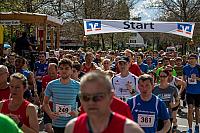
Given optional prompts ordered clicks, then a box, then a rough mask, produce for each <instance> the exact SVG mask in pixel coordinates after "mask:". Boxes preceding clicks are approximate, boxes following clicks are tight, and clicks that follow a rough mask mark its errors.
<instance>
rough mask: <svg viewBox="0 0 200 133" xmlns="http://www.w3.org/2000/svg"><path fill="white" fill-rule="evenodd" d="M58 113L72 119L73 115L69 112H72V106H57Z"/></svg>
mask: <svg viewBox="0 0 200 133" xmlns="http://www.w3.org/2000/svg"><path fill="white" fill-rule="evenodd" d="M56 112H58V113H59V115H60V116H63V117H70V116H71V115H70V114H69V112H71V105H60V104H56Z"/></svg>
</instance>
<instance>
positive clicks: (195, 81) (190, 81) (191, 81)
mask: <svg viewBox="0 0 200 133" xmlns="http://www.w3.org/2000/svg"><path fill="white" fill-rule="evenodd" d="M188 84H193V85H194V84H197V80H196V79H192V78H188Z"/></svg>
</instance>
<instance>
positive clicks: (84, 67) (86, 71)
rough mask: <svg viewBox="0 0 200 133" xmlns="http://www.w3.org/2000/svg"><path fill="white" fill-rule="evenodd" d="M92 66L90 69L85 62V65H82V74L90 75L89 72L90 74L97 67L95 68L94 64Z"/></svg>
mask: <svg viewBox="0 0 200 133" xmlns="http://www.w3.org/2000/svg"><path fill="white" fill-rule="evenodd" d="M91 64H92V65H91V66H90V67H87V66H86V65H85V62H84V63H83V65H82V70H81V71H82V72H84V73H88V72H90V71H92V70H96V66H95V64H94V63H93V62H92V63H91Z"/></svg>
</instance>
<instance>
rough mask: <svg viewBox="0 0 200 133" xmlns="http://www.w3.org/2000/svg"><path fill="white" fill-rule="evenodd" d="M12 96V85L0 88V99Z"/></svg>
mask: <svg viewBox="0 0 200 133" xmlns="http://www.w3.org/2000/svg"><path fill="white" fill-rule="evenodd" d="M9 97H10V87H7V88H6V89H0V101H1V100H3V99H9Z"/></svg>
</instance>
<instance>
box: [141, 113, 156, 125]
mask: <svg viewBox="0 0 200 133" xmlns="http://www.w3.org/2000/svg"><path fill="white" fill-rule="evenodd" d="M154 121H155V115H148V114H138V124H139V125H140V127H153V126H154Z"/></svg>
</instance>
